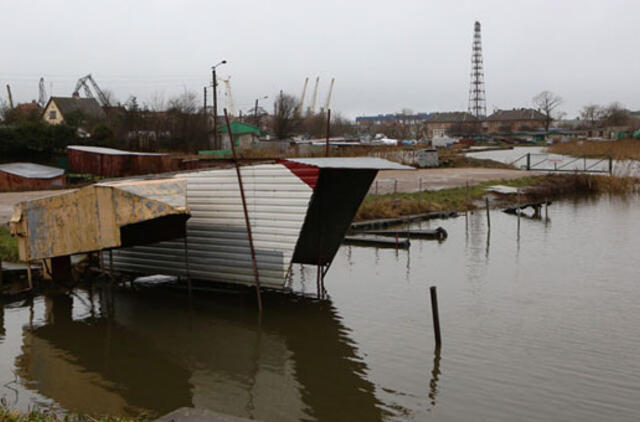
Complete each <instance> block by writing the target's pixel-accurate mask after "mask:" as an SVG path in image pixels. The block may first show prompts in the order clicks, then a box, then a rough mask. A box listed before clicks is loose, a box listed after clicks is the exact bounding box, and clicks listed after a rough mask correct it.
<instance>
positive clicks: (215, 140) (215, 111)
mask: <svg viewBox="0 0 640 422" xmlns="http://www.w3.org/2000/svg"><path fill="white" fill-rule="evenodd" d="M226 62H227V61H226V60H222V61H221V62H220V63H218V64H216V65H214V66H211V78H212V82H213V83H212V84H211V86H213V143H214V146H213V147H214V149H219V148H220V144H219V143H218V79H217V78H216V67H218V66H220V65H221V64H225V63H226Z"/></svg>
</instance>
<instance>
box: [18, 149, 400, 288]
mask: <svg viewBox="0 0 640 422" xmlns="http://www.w3.org/2000/svg"><path fill="white" fill-rule="evenodd" d="M381 169H394V170H401V169H412V167H408V166H403V165H400V164H396V163H392V162H389V161H386V160H383V159H378V158H301V159H286V160H278V161H276V162H273V163H270V164H260V165H250V166H243V167H241V168H240V172H241V175H242V180H243V185H244V195H245V198H246V202H247V209H248V214H249V221H250V225H251V231H252V234H253V245H254V248H255V253H256V264H257V269H258V273H259V278H260V283H261V285H262V286H264V287H270V288H275V289H281V288H284V286H285V281H286V279H287V275H288V273H289V271H290V269H291V265H292V264H293V263H301V264H310V265H315V266H318V268H319V269H321V270H322V274H324V273H326V271H327V269H328V266H329V265H330V264H331V261H332V260H333V258H334V256H335V254H336V252H337V251H338V248H339V247H340V244H341V242H342V240H343V238H344V236H345V234H346V233H347V231H348V229H349V226H350V224H351V222H352V220H353V218H354V216H355V214H356V212H357V210H358V208H359V206H360V204H361V202H362V200H363V199H364V197H365V196H366V194H367V192H368V190H369V188H370V186H371V183H372V182H373V180H374V178H375V176H376V174H377V172H378V170H381ZM177 181H180V183H183V184H184V191H183V192H180V193H178V192H176V193H175V195H178V196H179V197H180V198H181V199H180V200H179V201H173V200H170V199H166V200H164V201H163V202H165V203H166V204H167V205H170V204H173V203H175V202H179V203H181V201H184V204H185V206H184V208H180V209H181V211H183V212H184V213H186V212H187V211H186V210H187V209H188V213H189V215H190V216H191V218H189V219H188V220H187V221H186V228H185V231H184V233H182V234H180V233H172V234H173V235H172V236H167V237H165V239H164V240H163V239H154V238H153V236H151V235H152V232H151V231H144V230H141V231H140V236H141V237H142V238H143V239H144V237H145V235H148V237H149V238H148V239H146V240H147V241H145V242H140V241H136V242H124V241H121V239H124V238H125V237H126V236H123V234H122V233H123V232H122V230H123V228H122V227H123V226H122V224H119V223H118V222H119V221H121V222H123V223H125V224H130V223H131V221H130V220H127V219H126V218H125V217H126V216H121V217H120V218H121V219H122V220H116V222H115V223H114V224H111V225H107V226H106V228H105V227H103V226H101V225H100V224H101V221H102V217H101V216H102V215H103V212H102V211H91V210H89V211H87V212H94V213H95V212H97V213H98V214H97V215H94V216H93V217H91V218H92V219H93V220H95V221H93V220H92V221H89V220H87V221H86V222H82V223H81V224H80V225H79V227H81V228H82V227H85V226H91V227H95V229H93V230H94V231H96V233H95V237H96V241H95V242H93V241H92V243H91V247H90V248H89V247H82V248H79V247H76V248H75V249H76V250H74V248H67V249H65V250H62V251H53V250H47V249H46V245H47V239H51V238H52V236H53V235H54V234H53V233H48V232H49V231H51V230H54V229H52V224H54V223H55V224H57V227H56V228H55V231H56V233H57V232H59V231H64V230H67V231H71V232H74V231H75V230H77V229H76V227H77V226H76V227H74V225H73V224H74V223H73V219H67V220H64V221H62V223H60V222H56V221H58V220H56V219H55V218H53V215H54V214H56V213H57V211H55V209H58V208H59V209H61V210H64V209H69V208H70V207H71V208H72V209H73V206H74V205H73V201H72V202H71V203H59V204H57V203H58V202H59V201H60V200H56V199H54V198H49V199H48V201H46V202H48V204H49V205H48V206H46V204H45V202H41V203H39V204H40V206H34V205H33V204H29V203H23V204H21V205H20V206H19V207H21V209H22V211H17V214H16V216H14V220H15V221H14V223H13V224H18V223H20V224H25V225H26V226H28V227H31V226H33V227H34V228H33V229H31V228H29V229H23V230H22V232H23V233H25V234H26V236H29V240H28V241H27V242H26V243H27V244H29V245H39V246H38V247H37V248H36V249H38V250H41V251H43V253H40V254H38V255H34V254H33V252H31V253H32V255H30V256H31V258H32V259H35V257H36V256H37V258H45V257H46V256H47V254H48V255H49V256H53V254H54V253H55V254H57V253H61V252H63V253H65V254H71V253H77V252H79V251H80V249H82V250H84V251H87V250H99V249H111V248H117V249H114V250H113V268H114V270H115V271H116V272H121V273H133V274H137V275H149V274H165V275H174V276H187V277H191V278H193V279H198V280H203V281H214V282H224V283H236V284H246V285H252V284H253V283H254V274H253V269H252V258H251V249H250V244H249V238H248V231H247V227H246V225H245V220H244V217H243V206H242V197H241V193H240V189H239V184H238V179H237V176H236V172H235V170H234V169H232V168H229V169H213V170H203V171H194V172H182V173H178V174H176V175H173V176H171V177H169V178H165V179H157V180H154V179H151V180H147V181H120V182H111V183H104V184H98V185H94V186H93V188H94V189H98V190H101V189H105V188H110V189H112V190H113V192H112V195H114V194H115V193H116V191H118V190H125V191H127V192H131V189H132V186H137V184H145V183H154V184H155V186H156V187H157V188H158V189H161V188H162V187H163V186H170V185H172V184H174V183H176V182H177ZM90 188H91V187H90ZM90 188H85V189H90ZM79 192H80V191H78V193H76V194H75V195H76V196H78V195H80V193H79ZM165 193H166V194H167V195H168V196H171V195H173V193H171V192H170V189H165ZM96 195H97V193H96ZM140 196H141V198H142V199H141V202H142V203H143V204H144V203H145V201H146V199H145V198H146V197H147V196H148V194H147V193H143V194H141V195H140ZM111 198H112V199H109V197H108V194H106V193H103V194H102V196H101V197H100V198H98V196H96V199H95V201H99V200H102V201H104V202H103V203H102V204H101V205H97V209H98V210H100V209H101V208H102V207H104V208H105V209H106V210H107V214H106V215H108V216H111V215H112V211H109V210H111V209H118V210H123V211H124V210H127V209H129V206H128V205H121V204H120V201H118V200H117V198H118V197H117V196H111ZM41 201H42V200H41ZM95 201H94V202H95ZM109 201H111V203H110V202H109ZM90 208H91V207H90V205H87V209H90ZM30 209H37V210H38V212H32V213H29V210H30ZM157 209H158V210H159V209H160V208H157ZM171 209H173V206H171ZM83 214H84V212H79V211H78V212H76V213H75V216H76V218H79V219H82V218H83V217H82V215H83ZM118 215H119V214H118ZM158 215H160V214H153V215H151V216H150V218H153V219H156V217H157V216H158ZM45 217H46V218H45ZM109 218H111V217H109ZM134 221H135V220H134ZM162 224H163V222H162V221H158V225H157V230H155V231H157V232H160V233H163V232H165V229H164V227H163V225H162ZM125 227H126V226H125ZM106 229H109V230H111V232H112V234H111V235H110V236H111V237H117V236H118V233H120V238H117V239H115V241H112V240H111V237H110V236H103V235H102V234H101V233H102V232H103V231H104V230H106ZM118 230H120V231H119V232H118ZM60 234H61V235H62V233H60ZM65 235H66V236H70V235H69V234H65ZM98 235H99V236H98ZM23 236H25V235H23ZM34 238H38V240H36V239H34ZM92 239H93V238H92ZM143 239H136V240H143ZM100 242H102V243H100ZM22 256H23V252H22V250H21V257H22Z"/></svg>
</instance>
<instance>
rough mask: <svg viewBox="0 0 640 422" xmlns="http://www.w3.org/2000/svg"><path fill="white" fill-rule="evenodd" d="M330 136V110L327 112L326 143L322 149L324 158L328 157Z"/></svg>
mask: <svg viewBox="0 0 640 422" xmlns="http://www.w3.org/2000/svg"><path fill="white" fill-rule="evenodd" d="M330 134H331V109H328V110H327V142H326V144H325V147H324V156H325V157H328V156H329V136H330Z"/></svg>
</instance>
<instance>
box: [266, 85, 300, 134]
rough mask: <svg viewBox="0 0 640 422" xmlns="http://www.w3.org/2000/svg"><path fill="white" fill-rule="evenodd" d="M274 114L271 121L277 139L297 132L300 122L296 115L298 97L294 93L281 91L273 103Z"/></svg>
mask: <svg viewBox="0 0 640 422" xmlns="http://www.w3.org/2000/svg"><path fill="white" fill-rule="evenodd" d="M273 106H274V115H273V119H272V121H271V129H272V131H273V134H274V135H275V137H276V138H277V139H286V138H288V137H290V136H291V135H293V134H295V131H296V130H297V129H298V126H299V124H300V119H299V118H298V117H297V116H296V107H297V106H298V99H297V98H296V97H294V96H293V95H289V94H284V93H282V92H281V93H280V94H279V95H278V96H277V97H276V100H275V102H274V104H273Z"/></svg>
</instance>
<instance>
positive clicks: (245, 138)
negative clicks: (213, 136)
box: [218, 121, 263, 150]
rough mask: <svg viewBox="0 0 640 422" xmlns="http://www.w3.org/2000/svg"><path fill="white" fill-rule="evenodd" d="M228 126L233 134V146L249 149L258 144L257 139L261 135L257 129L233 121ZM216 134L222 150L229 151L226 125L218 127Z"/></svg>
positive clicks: (229, 145) (229, 144)
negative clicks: (218, 135)
mask: <svg viewBox="0 0 640 422" xmlns="http://www.w3.org/2000/svg"><path fill="white" fill-rule="evenodd" d="M229 126H230V127H231V133H232V134H233V144H234V145H235V146H236V147H239V148H251V146H252V145H254V144H255V143H256V142H258V137H260V136H262V135H263V132H262V131H261V130H260V128H259V127H257V126H253V125H250V124H249V123H244V122H239V121H233V122H231V123H229ZM218 133H219V134H220V139H221V142H222V149H223V150H225V149H231V143H230V142H229V133H228V130H227V125H221V126H218Z"/></svg>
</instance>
